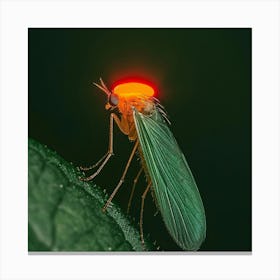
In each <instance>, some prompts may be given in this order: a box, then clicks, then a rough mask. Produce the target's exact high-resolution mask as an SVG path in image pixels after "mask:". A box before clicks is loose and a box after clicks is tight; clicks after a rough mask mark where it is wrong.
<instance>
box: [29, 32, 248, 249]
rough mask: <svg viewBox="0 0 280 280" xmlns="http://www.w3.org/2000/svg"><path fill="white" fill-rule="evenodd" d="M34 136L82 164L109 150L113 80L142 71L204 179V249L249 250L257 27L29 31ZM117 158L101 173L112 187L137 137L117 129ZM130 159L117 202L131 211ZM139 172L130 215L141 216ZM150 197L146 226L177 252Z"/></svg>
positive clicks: (101, 178)
mask: <svg viewBox="0 0 280 280" xmlns="http://www.w3.org/2000/svg"><path fill="white" fill-rule="evenodd" d="M28 64H29V66H28V80H29V85H28V87H29V116H28V117H29V136H30V137H33V138H35V139H36V140H38V141H40V142H42V143H44V144H46V145H48V146H49V147H50V148H52V149H54V150H56V151H57V152H58V153H59V154H60V155H61V156H63V157H64V158H65V159H66V160H68V161H70V162H72V163H73V164H74V165H77V166H79V165H89V164H91V163H93V162H96V161H97V160H98V159H99V158H100V157H101V156H102V155H103V154H104V153H105V152H106V150H107V145H108V128H109V112H107V111H106V110H105V109H104V105H105V102H106V98H105V95H104V94H103V93H101V91H99V90H98V89H97V88H95V87H94V86H93V85H92V82H96V81H98V79H99V77H102V78H103V79H104V81H105V82H106V83H107V84H108V85H109V86H110V85H111V84H112V83H113V82H115V81H116V80H118V79H120V78H123V77H126V76H140V77H142V78H145V79H148V80H150V81H151V82H152V83H154V84H155V85H156V86H157V88H158V95H157V96H158V98H159V99H160V100H161V102H162V104H163V105H164V106H165V108H166V110H167V112H168V114H169V117H170V120H171V122H172V131H173V133H174V135H175V137H176V139H177V141H178V143H179V145H180V147H181V149H182V151H183V152H184V154H185V156H186V158H187V161H188V163H189V165H190V167H191V169H192V172H193V174H194V176H195V178H196V181H197V185H198V188H199V190H200V193H201V196H202V199H203V202H204V206H205V211H206V217H207V237H206V240H205V242H204V243H203V245H202V247H201V250H205V251H250V250H251V29H183V28H182V29H41V28H40V29H39V28H38V29H33V28H32V29H29V31H28ZM114 139H115V145H114V146H115V147H114V151H115V156H114V157H113V158H112V159H111V161H110V162H109V164H108V165H107V166H106V167H105V168H104V169H103V171H102V173H101V174H100V175H99V176H98V177H97V178H96V179H95V183H97V184H98V185H100V186H102V187H104V188H105V187H106V189H107V192H108V193H111V191H112V190H113V188H114V187H115V186H116V184H117V182H118V181H119V178H120V176H121V172H122V170H123V168H124V166H125V163H126V160H127V158H128V156H129V152H130V149H131V148H132V143H129V141H128V140H127V138H126V136H124V135H122V134H121V133H120V132H119V131H117V129H115V137H114ZM138 165H139V162H138V161H136V160H135V161H134V162H133V163H132V166H131V169H130V170H129V173H128V176H127V180H126V181H125V183H124V185H123V186H122V188H121V190H120V191H119V193H118V194H117V195H116V197H115V199H114V201H115V202H118V203H119V204H120V205H121V207H123V209H126V206H127V202H128V197H129V193H130V189H131V186H132V181H133V178H134V176H135V175H136V173H137V170H138V168H139V167H138ZM144 189H145V180H140V182H139V184H138V186H137V192H136V195H135V196H134V200H133V205H132V207H133V209H132V211H131V216H132V217H135V223H138V222H139V210H140V201H141V193H142V192H143V191H144ZM155 212H156V208H155V206H154V203H153V201H152V198H151V196H150V195H149V196H148V198H147V200H146V207H145V211H144V231H145V233H149V236H150V238H151V240H157V241H158V244H160V245H161V249H163V250H179V248H178V247H177V246H176V244H174V242H173V241H172V239H171V237H170V236H169V235H168V233H167V231H166V229H165V227H164V225H163V222H162V221H161V217H160V215H159V214H158V215H156V216H154V213H155Z"/></svg>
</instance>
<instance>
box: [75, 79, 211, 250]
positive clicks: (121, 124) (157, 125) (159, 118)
mask: <svg viewBox="0 0 280 280" xmlns="http://www.w3.org/2000/svg"><path fill="white" fill-rule="evenodd" d="M94 84H95V85H96V86H97V87H98V88H99V89H101V90H102V91H103V92H104V93H105V94H106V95H107V100H108V102H107V104H106V106H105V108H106V109H107V110H109V109H111V110H112V109H116V110H117V113H111V115H110V133H109V149H108V151H107V153H106V154H105V155H104V156H103V157H102V158H101V159H100V160H99V161H98V162H97V163H96V164H94V165H93V166H90V167H81V170H90V169H93V168H96V167H98V169H97V170H96V172H95V173H93V174H92V175H91V176H89V177H86V178H82V180H84V181H89V180H92V179H93V178H94V177H95V176H97V175H98V174H99V173H100V171H101V170H102V168H103V167H104V166H105V165H106V163H107V162H108V160H109V159H110V157H111V156H112V155H113V123H114V122H115V123H116V124H117V126H118V128H119V129H120V130H121V131H122V133H124V134H125V135H127V136H128V138H129V140H130V141H133V142H134V143H135V144H134V147H133V149H132V152H131V154H130V156H129V159H128V162H127V164H126V166H125V169H124V172H123V174H122V176H121V179H120V181H119V183H118V185H117V186H116V188H115V189H114V191H113V193H112V194H111V196H110V197H109V199H108V201H107V202H106V204H105V205H104V207H103V211H105V210H106V208H107V207H108V205H109V204H110V202H111V201H112V199H113V197H114V196H115V194H116V193H117V191H118V190H119V188H120V187H121V185H122V184H123V182H124V179H125V176H126V173H127V171H128V168H129V165H130V163H131V161H132V159H133V157H134V156H135V154H136V152H137V151H138V154H139V155H140V158H141V164H142V167H141V169H140V170H139V173H138V174H137V176H136V178H135V180H134V185H133V189H132V193H131V196H130V199H129V204H128V208H129V207H130V204H131V198H132V194H133V191H134V188H135V185H136V182H137V180H138V178H139V176H140V175H141V173H142V172H144V173H145V176H146V179H147V187H146V189H145V191H144V193H143V195H142V203H141V210H140V238H141V241H142V244H144V238H143V209H144V201H145V197H146V195H147V193H148V192H149V190H151V191H152V192H153V193H154V197H155V200H156V202H157V203H156V204H157V206H158V208H159V210H160V212H161V216H162V218H163V220H164V223H165V225H166V227H167V229H168V231H169V233H170V235H171V236H172V238H173V239H174V240H175V242H176V243H177V244H178V245H179V246H180V247H181V248H182V249H183V250H198V249H199V248H200V246H201V243H202V242H203V240H204V239H205V236H206V218H205V212H204V207H203V203H202V200H201V197H200V194H199V191H198V189H197V186H196V183H195V180H194V177H193V175H192V173H191V171H190V168H189V166H188V164H187V161H186V159H185V156H184V154H183V153H182V152H181V150H180V148H179V146H178V144H177V142H176V140H175V138H174V136H173V134H172V132H171V130H170V128H169V127H170V122H169V120H168V118H167V115H166V112H165V110H164V108H163V106H162V105H161V104H160V102H159V100H158V99H156V98H155V97H153V95H154V89H153V87H151V86H150V85H148V84H146V83H142V82H137V81H130V82H123V83H119V84H116V86H115V87H114V88H113V89H112V90H109V89H108V88H107V86H106V85H105V84H104V82H103V81H102V79H101V78H100V84H96V83H94Z"/></svg>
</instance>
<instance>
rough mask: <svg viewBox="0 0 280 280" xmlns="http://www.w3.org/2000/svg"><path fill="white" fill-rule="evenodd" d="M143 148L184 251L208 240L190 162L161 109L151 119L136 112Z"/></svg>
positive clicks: (159, 197)
mask: <svg viewBox="0 0 280 280" xmlns="http://www.w3.org/2000/svg"><path fill="white" fill-rule="evenodd" d="M133 110H134V111H133V112H134V113H133V115H134V121H135V125H136V130H137V134H138V137H139V142H140V146H141V149H142V152H143V156H144V159H145V164H146V166H147V169H148V172H149V175H150V177H151V180H152V188H153V191H154V193H155V197H156V200H157V204H158V207H159V210H160V212H161V215H162V217H163V220H164V222H165V225H166V227H167V229H168V231H169V233H170V234H171V236H172V237H173V239H174V240H175V242H176V243H177V244H178V245H179V246H180V247H181V248H182V249H184V250H197V249H199V247H200V245H201V243H202V242H203V240H204V239H205V235H206V219H205V213H204V207H203V203H202V200H201V198H200V194H199V191H198V189H197V186H196V183H195V180H194V178H193V176H192V173H191V171H190V168H189V166H188V164H187V161H186V159H185V157H184V155H183V153H182V152H181V150H180V148H179V146H178V144H177V142H176V139H175V138H174V136H173V134H172V132H171V131H170V129H169V127H168V125H167V123H166V121H165V119H164V114H163V113H162V110H161V109H160V108H158V107H156V109H155V110H154V112H153V114H152V115H150V116H147V115H144V114H141V113H140V112H138V111H137V110H136V109H135V108H134V109H133Z"/></svg>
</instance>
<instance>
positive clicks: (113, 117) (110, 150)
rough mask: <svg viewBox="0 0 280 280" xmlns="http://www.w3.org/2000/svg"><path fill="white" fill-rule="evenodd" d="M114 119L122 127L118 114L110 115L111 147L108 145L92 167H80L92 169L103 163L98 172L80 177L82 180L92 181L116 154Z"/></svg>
mask: <svg viewBox="0 0 280 280" xmlns="http://www.w3.org/2000/svg"><path fill="white" fill-rule="evenodd" d="M114 121H115V122H116V123H117V125H118V127H119V128H120V123H121V122H120V119H119V118H118V116H117V115H115V114H114V113H112V114H111V115H110V128H109V147H108V151H107V153H106V154H105V155H104V156H103V157H102V158H101V159H100V160H99V161H98V162H97V163H95V164H94V165H92V166H90V167H80V169H81V170H83V171H85V170H91V169H93V168H95V167H97V166H99V165H100V164H101V165H100V166H99V168H98V169H97V170H96V172H95V173H93V174H92V175H90V176H89V177H85V178H80V179H81V180H82V181H90V180H92V179H94V178H95V177H96V176H97V175H98V174H99V173H100V171H101V170H102V169H103V167H104V166H105V165H106V163H107V162H108V161H109V159H110V157H111V156H112V155H113V154H114V153H113V126H114ZM120 129H121V128H120ZM121 130H122V129H121Z"/></svg>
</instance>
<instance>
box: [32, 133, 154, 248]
mask: <svg viewBox="0 0 280 280" xmlns="http://www.w3.org/2000/svg"><path fill="white" fill-rule="evenodd" d="M79 176H81V173H80V172H79V171H78V170H77V168H75V167H74V166H73V165H72V164H70V163H68V162H66V161H65V160H63V159H62V158H61V157H60V156H58V155H57V154H56V153H55V152H53V151H51V150H49V149H48V148H47V147H46V146H43V145H42V144H40V143H38V142H36V141H35V140H32V139H30V140H29V143H28V250H29V251H143V247H142V244H141V242H140V234H139V231H138V230H137V229H136V228H135V227H134V226H133V225H132V224H131V222H130V221H129V220H128V217H126V216H125V215H124V214H122V212H121V210H120V208H119V207H117V206H116V205H114V204H113V203H112V205H111V207H109V208H108V209H107V211H106V213H103V212H102V211H101V208H102V206H103V205H104V204H105V202H106V200H107V198H106V196H105V195H104V193H103V192H102V191H101V189H100V188H99V187H98V186H96V185H93V184H91V183H86V182H82V181H81V180H79ZM145 247H146V250H149V249H150V250H152V245H151V244H150V243H148V242H145Z"/></svg>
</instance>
